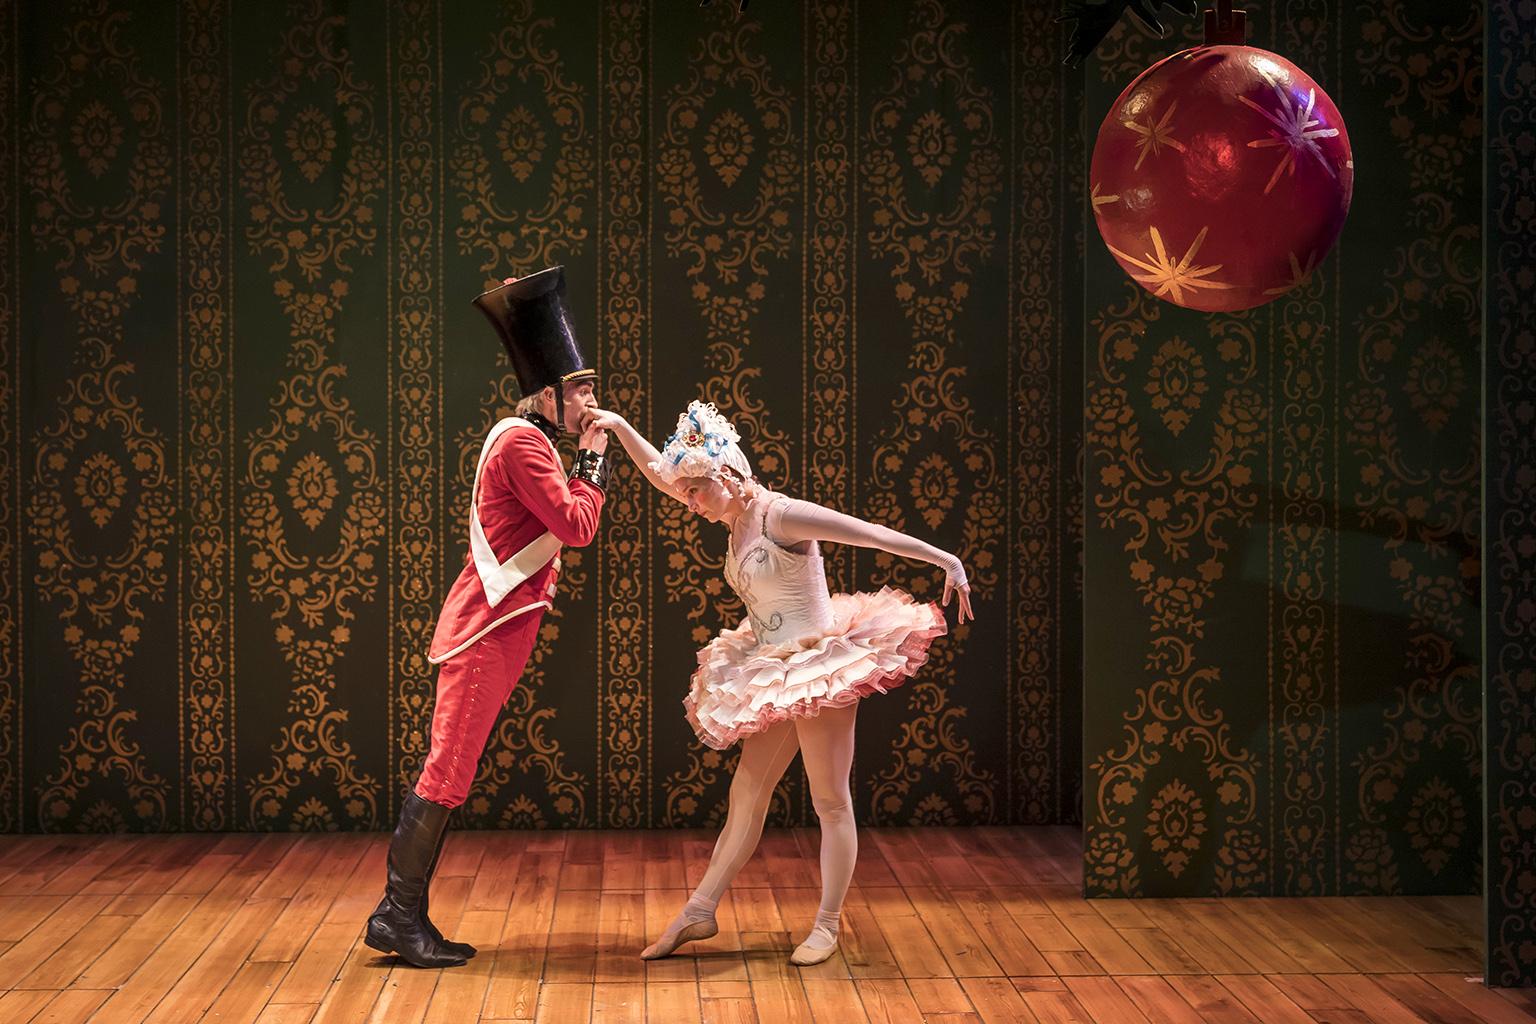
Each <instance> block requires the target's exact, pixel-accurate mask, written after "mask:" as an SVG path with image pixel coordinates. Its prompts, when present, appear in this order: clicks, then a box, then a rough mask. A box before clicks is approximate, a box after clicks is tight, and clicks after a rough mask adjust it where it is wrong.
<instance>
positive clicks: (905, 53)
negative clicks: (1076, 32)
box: [0, 0, 1081, 831]
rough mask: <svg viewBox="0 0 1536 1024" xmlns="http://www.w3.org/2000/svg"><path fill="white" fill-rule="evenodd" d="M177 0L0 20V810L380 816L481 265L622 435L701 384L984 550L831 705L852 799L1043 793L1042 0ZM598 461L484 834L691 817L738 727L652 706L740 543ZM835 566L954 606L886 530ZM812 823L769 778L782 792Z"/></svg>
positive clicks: (935, 810)
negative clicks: (542, 274)
mask: <svg viewBox="0 0 1536 1024" xmlns="http://www.w3.org/2000/svg"><path fill="white" fill-rule="evenodd" d="M159 11H160V9H159V8H155V7H153V6H152V5H145V4H142V3H139V2H137V0H67V2H64V3H60V4H55V5H47V6H42V5H15V4H5V5H4V6H3V7H0V14H3V19H4V21H5V23H6V24H14V25H15V26H16V31H15V32H13V33H9V34H8V36H7V38H6V40H5V41H3V42H0V49H6V52H7V53H14V55H15V56H16V57H17V59H16V60H8V61H6V62H5V68H6V72H5V73H6V79H5V80H6V82H7V83H8V89H9V91H8V92H7V94H6V101H5V102H4V103H3V104H0V129H3V130H0V145H3V146H10V147H20V148H19V149H12V150H8V151H6V152H7V153H8V154H9V155H11V156H13V157H14V160H10V161H7V162H6V163H5V165H4V168H0V199H3V200H4V202H0V219H5V218H10V219H8V220H4V224H5V226H7V227H9V228H14V230H5V231H0V356H3V357H4V358H3V359H0V363H3V365H0V374H3V376H0V397H3V400H4V415H3V416H0V440H7V441H8V442H10V443H7V444H3V445H0V477H3V478H0V513H3V516H0V519H3V521H0V531H10V532H9V534H8V536H9V537H11V538H12V539H13V540H14V541H15V542H16V543H13V544H10V545H7V544H5V543H3V541H4V539H5V535H0V670H3V673H0V794H3V797H0V826H3V827H4V828H7V829H9V830H13V831H14V830H34V829H41V830H47V831H73V830H107V829H129V830H158V829H176V828H187V829H207V830H217V829H283V830H288V829H320V830H329V829H353V828H360V829H376V828H381V827H387V825H388V824H389V822H390V820H391V818H392V816H393V814H394V813H395V810H396V808H397V807H398V801H399V799H400V796H401V794H402V793H403V792H404V791H405V788H406V787H407V786H408V785H409V784H410V782H411V780H412V778H413V777H414V774H415V773H416V772H417V771H418V770H419V767H420V764H421V761H422V758H423V757H424V755H425V752H426V749H427V736H428V727H429V723H430V711H431V700H432V684H433V672H432V670H431V668H430V666H428V665H427V664H426V662H425V659H424V652H425V647H426V642H427V638H428V637H429V636H430V634H431V629H432V625H433V618H434V616H435V613H436V609H437V605H438V602H439V601H440V600H441V595H442V593H443V591H444V589H445V588H446V585H447V583H448V581H449V580H450V579H451V578H452V577H453V576H454V575H456V573H457V571H458V569H459V567H460V566H461V565H462V564H463V561H462V559H463V558H464V548H465V539H464V536H463V534H464V528H463V523H464V519H465V514H466V512H467V507H466V496H467V494H468V491H469V481H470V477H471V475H472V473H473V467H474V460H475V457H476V455H477V453H478V448H479V443H480V439H481V438H482V437H483V435H484V431H485V430H486V428H487V427H488V426H489V425H490V424H491V423H493V422H494V421H495V420H496V419H498V418H499V417H501V416H504V415H506V414H507V413H508V412H509V411H510V409H511V406H512V405H513V404H514V402H515V399H516V388H515V383H514V381H513V378H512V376H511V374H510V373H509V372H508V368H507V366H506V363H505V359H504V357H503V356H502V355H501V353H500V352H499V351H498V349H497V347H496V346H495V344H494V340H493V338H492V337H491V335H490V332H489V331H488V330H487V329H486V327H485V325H484V323H483V322H482V321H481V320H479V319H478V314H477V313H475V312H474V311H473V310H472V309H471V308H470V307H469V305H468V301H467V300H468V299H469V298H470V297H471V296H472V295H473V294H474V293H475V292H477V291H479V290H480V289H481V288H482V287H484V286H486V285H488V284H491V283H494V282H496V281H498V280H499V279H500V278H502V277H504V276H506V275H509V274H522V273H527V272H530V271H532V270H535V269H538V268H539V267H541V266H544V265H546V264H552V263H563V264H565V265H566V267H567V270H568V276H569V278H570V280H571V287H572V298H573V305H574V308H575V315H576V317H577V327H578V329H579V330H580V332H581V334H582V337H583V339H584V340H585V341H586V342H587V344H588V347H589V350H590V351H591V354H592V355H593V357H594V359H595V360H596V361H597V364H598V366H599V368H600V370H601V373H602V389H603V394H604V400H605V401H607V402H609V403H610V404H611V405H612V406H613V407H614V408H617V409H618V410H620V411H622V412H624V413H625V414H626V415H628V416H629V417H630V418H631V419H632V420H633V421H634V422H636V423H637V424H638V425H639V426H641V427H642V429H644V430H645V431H647V432H648V433H649V434H650V435H651V436H653V437H656V438H660V437H662V436H664V435H665V434H666V433H667V431H668V430H669V429H670V427H671V424H672V421H673V419H674V417H675V416H676V414H677V412H678V410H679V409H681V408H682V406H683V404H684V403H685V402H686V400H687V399H688V398H690V397H696V396H699V395H701V394H702V395H704V396H706V397H709V398H711V399H713V400H714V401H716V402H717V403H719V404H720V405H721V407H722V408H723V409H724V411H726V412H727V413H728V414H729V415H730V416H732V417H733V418H734V419H735V420H736V421H737V423H738V424H739V425H740V427H741V428H742V431H743V433H744V435H745V437H746V442H747V447H748V449H749V452H750V455H751V457H752V459H753V461H754V463H755V465H756V466H757V468H758V469H759V470H760V471H761V473H762V475H763V476H764V478H765V479H766V480H768V481H769V482H770V483H771V484H772V485H774V486H777V487H782V488H784V489H786V490H788V491H790V492H792V493H796V494H800V495H802V496H806V497H811V498H815V499H818V500H823V501H826V502H828V503H829V504H832V505H834V506H836V507H839V508H842V509H845V510H848V511H851V512H855V513H859V514H863V515H866V516H870V517H872V518H875V519H877V520H879V521H882V522H886V523H889V524H891V525H893V526H897V527H901V528H904V529H908V530H911V531H912V532H914V533H917V534H919V535H921V536H924V537H926V538H929V539H932V540H934V541H935V542H936V543H939V544H941V545H943V546H946V547H949V548H952V549H954V550H957V551H959V552H960V553H961V554H962V556H963V557H964V558H965V559H966V561H967V563H968V565H969V567H970V569H971V570H972V573H973V580H974V585H975V596H976V601H977V606H978V611H979V613H980V614H981V616H982V620H981V621H980V622H978V623H977V624H975V625H970V626H967V627H964V628H961V629H957V630H955V631H954V632H953V634H952V635H951V636H949V637H947V638H946V639H944V640H942V641H941V642H940V643H939V645H937V647H936V648H935V652H934V657H933V658H932V660H931V662H930V663H929V665H928V666H927V667H926V668H925V670H924V672H923V673H922V674H921V675H920V676H919V677H918V678H917V679H916V680H914V681H913V682H912V683H910V684H909V685H908V686H906V687H904V688H903V689H901V690H899V691H897V692H895V693H893V694H891V695H888V696H886V697H883V698H881V699H880V700H879V701H877V702H871V704H870V706H869V709H868V713H867V714H866V715H863V716H861V717H862V718H863V719H864V721H863V723H862V725H861V729H862V731H863V735H864V737H865V742H864V745H863V746H862V747H861V751H860V758H859V763H858V765H857V771H856V776H857V778H856V786H857V789H856V792H857V794H858V800H859V804H860V807H861V809H862V811H861V813H862V816H863V818H864V819H865V820H869V821H878V822H883V823H907V822H912V823H995V822H1008V821H1022V820H1029V821H1050V820H1066V819H1070V817H1071V816H1072V814H1073V813H1075V809H1074V808H1073V807H1071V806H1069V800H1068V797H1069V795H1070V794H1071V793H1073V792H1074V791H1075V790H1076V787H1077V784H1078V767H1077V765H1076V764H1075V757H1076V753H1075V750H1076V748H1075V741H1074V740H1073V739H1072V738H1070V737H1064V736H1062V735H1061V732H1062V730H1063V729H1064V728H1067V727H1069V725H1070V723H1071V722H1072V719H1071V710H1070V705H1071V704H1072V695H1073V694H1074V693H1075V692H1076V686H1077V680H1076V669H1075V666H1074V665H1072V664H1070V661H1071V657H1070V655H1069V654H1068V653H1067V652H1070V651H1072V650H1074V649H1075V648H1074V644H1075V643H1076V640H1075V639H1074V637H1073V635H1072V631H1073V629H1074V628H1075V622H1076V619H1077V615H1076V612H1075V611H1074V607H1075V602H1076V601H1077V599H1078V596H1077V579H1076V577H1077V568H1076V551H1075V543H1076V540H1075V530H1074V528H1073V526H1072V524H1071V523H1069V522H1068V521H1067V520H1068V518H1069V517H1070V516H1071V515H1072V514H1073V513H1074V510H1075V508H1076V504H1075V501H1074V499H1073V497H1072V495H1071V493H1070V491H1071V488H1072V486H1073V482H1074V481H1075V480H1076V479H1077V478H1078V472H1079V471H1078V468H1077V463H1078V459H1077V452H1076V450H1075V437H1076V434H1075V431H1074V426H1073V421H1074V419H1075V414H1076V406H1075V403H1076V401H1077V399H1076V390H1077V385H1076V383H1075V382H1074V381H1071V380H1068V379H1066V378H1067V376H1068V375H1070V374H1072V373H1075V372H1076V370H1075V367H1076V366H1077V365H1078V364H1077V362H1076V359H1077V356H1076V355H1075V352H1074V351H1073V349H1074V347H1075V345H1076V344H1077V339H1076V337H1075V335H1073V334H1072V331H1073V325H1074V324H1075V320H1074V319H1073V314H1069V313H1062V312H1060V310H1059V307H1060V306H1061V305H1062V304H1065V303H1067V302H1069V300H1070V296H1071V295H1072V294H1073V292H1074V289H1075V287H1076V285H1075V284H1074V283H1073V281H1072V278H1071V277H1070V274H1071V273H1072V272H1073V271H1072V267H1073V266H1074V265H1075V259H1074V258H1073V257H1072V256H1071V254H1065V255H1064V254H1063V252H1062V251H1061V250H1060V248H1059V247H1060V246H1061V245H1062V244H1063V240H1064V239H1066V240H1069V241H1073V242H1074V243H1075V240H1076V239H1077V238H1078V234H1077V232H1079V230H1080V225H1077V224H1076V222H1075V218H1074V216H1073V215H1072V214H1071V206H1070V204H1071V202H1072V201H1073V198H1072V197H1074V196H1077V195H1080V193H1079V192H1078V191H1077V189H1078V185H1077V183H1076V182H1075V181H1073V180H1072V178H1071V174H1070V170H1071V168H1070V166H1069V163H1068V160H1067V159H1066V158H1064V157H1063V156H1062V153H1063V152H1074V151H1075V152H1078V153H1079V154H1080V152H1081V149H1080V146H1081V138H1080V136H1079V135H1078V134H1077V119H1078V117H1079V113H1080V110H1081V105H1080V97H1079V96H1078V95H1077V93H1076V91H1075V90H1074V87H1073V82H1074V79H1073V77H1072V75H1071V73H1070V72H1066V71H1064V70H1062V69H1061V68H1060V66H1059V61H1058V59H1057V42H1056V40H1057V39H1058V38H1059V33H1058V32H1057V30H1056V28H1055V27H1054V25H1052V24H1050V23H1049V22H1048V19H1044V16H1043V15H1042V14H1040V13H1039V12H1035V11H1032V10H1022V9H1021V10H1017V11H1014V10H1010V9H1008V8H1007V7H1005V6H1000V5H995V4H989V3H981V2H980V0H904V2H901V3H898V4H896V5H894V6H892V5H889V4H882V5H878V6H876V5H870V4H868V3H857V2H854V0H820V2H816V3H811V4H807V5H804V6H803V7H801V6H799V5H791V7H789V8H785V7H783V6H782V5H779V6H774V5H765V6H764V10H763V11H761V12H759V11H756V10H753V11H751V12H749V13H748V14H747V15H743V16H737V14H736V12H735V11H734V10H733V9H731V7H730V6H729V5H712V7H710V8H704V9H695V8H687V9H685V10H679V11H673V10H672V9H670V8H668V9H666V10H663V9H662V7H661V6H660V5H657V4H654V3H643V2H638V0H606V2H605V3H603V4H601V5H590V6H589V5H570V4H561V3H558V2H555V0H494V2H492V0H486V2H483V3H475V4H453V5H449V4H444V3H441V2H434V0H408V2H405V3H402V4H396V5H391V6H390V8H389V11H388V13H387V16H384V17H367V18H365V17H361V16H359V14H358V12H357V11H355V10H352V9H350V8H348V7H347V6H346V5H344V4H340V3H336V2H333V0H286V2H285V3H284V4H282V5H274V6H271V7H267V8H262V9H260V10H257V9H254V8H242V7H238V6H236V5H231V4H229V3H228V2H227V0H193V2H189V3H187V4H183V5H181V6H179V7H178V8H176V13H175V17H174V26H170V25H169V23H168V22H166V21H165V19H164V18H162V17H161V16H160V13H157V12H159ZM168 27H173V28H174V31H171V32H167V31H166V29H167V28H168ZM996 38H1014V39H1016V40H1018V41H1019V42H1020V49H1019V50H1018V52H1017V53H1016V54H1010V53H1009V49H1008V48H1007V47H997V46H994V45H991V43H990V40H992V39H996ZM7 48H8V49H7ZM1058 134H1068V135H1071V136H1072V137H1073V140H1074V141H1072V142H1070V143H1068V147H1069V148H1068V149H1067V150H1062V149H1060V148H1058V147H1057V145H1056V141H1055V139H1056V136H1057V135H1058ZM1071 146H1077V147H1078V148H1077V149H1076V150H1072V149H1070V147H1071ZM18 166H19V169H20V170H19V173H15V172H13V170H12V168H15V167H18ZM1004 325H1006V327H1005V326H1004ZM7 431H8V432H9V433H6V432H7ZM617 461H618V465H617V467H616V472H615V476H614V480H613V483H612V485H611V487H610V492H609V499H608V503H607V508H606V511H605V516H604V525H603V529H602V532H601V534H600V536H599V539H598V540H597V542H596V543H595V544H594V545H593V546H592V547H590V548H587V549H581V550H575V549H571V550H567V551H566V552H565V554H564V558H563V563H564V571H563V573H562V578H561V581H560V585H559V586H560V592H559V596H558V607H557V609H556V611H555V612H554V613H552V614H550V615H549V616H548V617H547V619H546V621H545V623H544V625H543V627H542V630H541V643H540V645H539V647H538V649H537V651H536V652H535V654H534V657H533V659H532V661H531V663H530V666H529V669H528V672H527V674H526V676H525V677H524V680H523V683H522V685H521V686H519V687H518V689H517V690H516V691H515V692H514V694H513V696H512V698H511V700H510V701H509V704H508V707H507V708H506V710H505V712H504V713H503V715H502V717H501V719H500V720H499V722H498V723H497V726H496V728H495V730H494V732H493V734H492V737H491V740H490V742H489V744H488V749H487V754H486V758H485V760H484V761H483V762H482V764H481V766H480V773H479V775H478V777H477V779H476V782H475V786H474V789H473V790H472V792H471V795H470V800H469V802H468V803H467V804H466V806H465V808H464V809H463V811H462V812H461V815H460V816H461V817H462V818H463V823H464V824H465V825H468V826H470V827H529V828H541V827H594V826H596V827H631V826H649V825H701V824H708V823H712V822H717V821H718V820H719V819H720V816H721V814H722V813H723V807H724V801H725V796H726V786H727V783H728V778H729V771H730V768H731V766H732V757H731V755H730V754H729V753H727V754H725V755H721V754H716V753H714V752H709V751H705V750H704V749H703V748H701V747H699V746H698V745H697V744H696V743H695V742H694V741H693V739H692V737H691V735H690V734H689V732H688V729H687V725H686V723H685V722H684V721H683V719H682V715H681V708H680V705H679V702H680V699H681V697H682V695H683V693H684V692H685V688H686V685H687V677H688V672H689V671H690V670H691V664H692V662H693V656H694V652H695V650H696V648H697V646H698V645H699V644H701V643H702V642H703V641H704V640H706V639H708V637H709V636H710V635H712V634H713V633H714V632H715V631H717V630H718V629H720V628H722V627H723V626H728V625H734V624H735V622H736V621H737V619H738V618H739V617H740V615H741V614H742V610H741V607H740V602H739V601H737V600H736V599H735V598H734V597H733V596H732V595H731V594H730V592H729V589H728V588H727V587H725V585H724V581H723V578H722V576H721V572H720V569H721V565H720V563H721V558H722V554H723V548H724V537H723V535H722V534H720V533H719V531H715V530H712V529H707V528H706V527H705V526H704V524H701V523H700V522H699V521H696V520H692V519H689V518H688V517H687V516H686V515H685V514H683V510H682V509H681V508H680V506H678V505H676V503H672V502H663V501H661V500H659V499H658V498H657V496H655V495H654V494H651V493H648V492H647V491H645V490H643V489H642V487H643V481H642V480H641V479H640V478H639V476H638V474H636V473H635V472H634V470H633V468H632V467H630V466H629V465H628V464H627V462H626V460H624V459H623V458H620V459H618V460H617ZM829 575H830V576H831V578H832V579H833V581H834V585H835V586H837V587H838V588H839V589H849V588H866V589H867V588H871V587H878V586H880V585H882V584H890V585H896V586H903V587H909V588H911V589H912V590H913V591H914V592H915V593H917V594H918V595H919V596H921V597H926V598H935V597H937V596H938V593H939V584H938V582H937V579H936V577H935V574H934V573H933V572H931V571H928V570H926V569H924V568H922V567H918V566H907V565H901V564H893V563H892V562H891V561H890V560H889V559H887V558H883V557H878V556H874V555H872V554H870V553H869V552H862V553H859V552H852V551H844V550H839V551H835V552H832V553H831V557H830V559H829ZM952 613H953V611H952V610H951V614H952ZM812 818H813V815H812V812H811V809H810V806H809V801H808V800H807V799H806V795H805V792H804V785H803V780H801V779H800V778H799V773H798V772H792V773H790V775H789V777H788V778H787V779H786V782H785V784H784V786H783V787H782V788H781V790H780V793H779V798H778V800H777V801H776V804H775V820H778V821H783V822H797V823H808V822H810V821H811V820H812Z"/></svg>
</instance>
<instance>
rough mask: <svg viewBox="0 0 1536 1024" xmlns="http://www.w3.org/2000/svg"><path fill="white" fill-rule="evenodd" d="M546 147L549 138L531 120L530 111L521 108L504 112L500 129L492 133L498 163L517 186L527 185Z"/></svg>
mask: <svg viewBox="0 0 1536 1024" xmlns="http://www.w3.org/2000/svg"><path fill="white" fill-rule="evenodd" d="M548 145H549V136H548V135H547V134H546V133H545V131H544V128H543V127H542V126H541V125H540V124H539V122H538V119H537V118H535V117H534V116H533V111H531V110H529V109H528V108H527V107H525V106H523V105H522V104H518V105H517V106H515V107H513V108H512V109H511V110H509V111H507V114H506V116H505V117H503V118H502V119H501V126H500V127H499V128H497V129H496V146H497V149H498V150H499V151H500V152H501V159H502V162H503V163H505V164H506V165H507V170H509V171H511V172H512V177H514V178H516V179H517V180H518V181H519V182H525V181H527V180H528V177H529V175H531V174H533V169H534V168H535V167H536V166H538V164H539V162H540V161H541V160H543V159H544V148H545V147H546V146H548Z"/></svg>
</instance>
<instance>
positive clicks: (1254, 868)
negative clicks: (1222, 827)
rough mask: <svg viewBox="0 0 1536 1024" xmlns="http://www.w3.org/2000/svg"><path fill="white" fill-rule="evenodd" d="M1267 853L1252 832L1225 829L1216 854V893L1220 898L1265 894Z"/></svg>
mask: <svg viewBox="0 0 1536 1024" xmlns="http://www.w3.org/2000/svg"><path fill="white" fill-rule="evenodd" d="M1268 863H1269V850H1268V849H1267V848H1266V847H1265V843H1264V837H1263V836H1261V835H1259V833H1257V832H1255V831H1254V830H1253V829H1250V828H1244V829H1229V830H1228V831H1227V833H1226V835H1225V836H1224V837H1223V841H1222V844H1221V849H1219V850H1218V851H1217V852H1216V891H1217V892H1219V893H1220V894H1221V895H1223V896H1257V895H1261V894H1262V893H1264V891H1265V883H1266V882H1267V881H1268V875H1269V873H1268V871H1267V870H1266V869H1265V865H1267V864H1268Z"/></svg>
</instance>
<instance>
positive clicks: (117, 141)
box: [69, 100, 123, 178]
mask: <svg viewBox="0 0 1536 1024" xmlns="http://www.w3.org/2000/svg"><path fill="white" fill-rule="evenodd" d="M69 141H70V142H71V143H73V144H74V147H75V153H76V155H78V156H79V157H80V159H82V160H84V161H85V166H86V169H87V170H89V171H90V172H91V174H93V175H94V176H96V177H98V178H99V177H101V176H102V175H103V174H105V173H107V168H109V167H111V166H112V161H113V160H115V159H116V158H117V147H119V146H121V145H122V144H123V123H122V122H121V121H119V120H118V119H117V117H116V115H114V114H113V113H112V111H110V110H108V109H107V107H106V104H104V103H102V102H101V101H100V100H92V101H91V102H90V103H87V104H86V105H85V106H84V107H82V108H80V112H79V113H78V114H76V115H75V122H74V124H73V125H71V126H70V130H69Z"/></svg>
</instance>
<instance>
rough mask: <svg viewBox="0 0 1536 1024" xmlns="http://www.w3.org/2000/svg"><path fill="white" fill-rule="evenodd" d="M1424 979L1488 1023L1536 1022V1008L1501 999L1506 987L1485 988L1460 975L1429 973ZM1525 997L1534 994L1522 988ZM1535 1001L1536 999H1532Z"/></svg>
mask: <svg viewBox="0 0 1536 1024" xmlns="http://www.w3.org/2000/svg"><path fill="white" fill-rule="evenodd" d="M1422 977H1423V979H1424V980H1425V981H1426V982H1427V983H1428V984H1430V985H1433V986H1434V987H1435V988H1437V989H1439V990H1440V991H1441V992H1444V993H1445V994H1446V995H1448V996H1450V997H1451V998H1452V999H1454V1000H1456V1001H1457V1002H1458V1003H1460V1004H1461V1005H1462V1006H1465V1007H1467V1008H1468V1009H1469V1010H1472V1011H1473V1012H1474V1013H1476V1014H1477V1015H1478V1018H1479V1019H1481V1020H1484V1021H1488V1022H1489V1024H1532V1022H1533V1021H1536V1009H1526V1008H1522V1007H1521V1006H1518V1005H1516V1004H1515V1003H1513V1002H1510V1001H1508V1000H1506V999H1504V998H1502V995H1503V992H1504V990H1502V989H1501V990H1498V991H1495V990H1493V989H1487V988H1484V987H1483V986H1482V985H1480V984H1478V983H1477V982H1476V981H1475V980H1474V981H1468V980H1467V978H1466V977H1465V976H1463V975H1460V974H1426V975H1423V976H1422ZM1520 994H1521V995H1522V996H1525V997H1527V998H1530V997H1532V990H1530V989H1522V990H1521V991H1520ZM1531 1002H1532V1003H1536V998H1533V999H1531Z"/></svg>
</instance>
